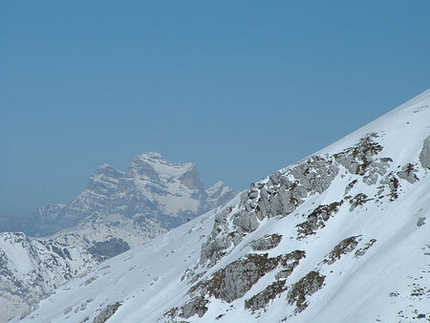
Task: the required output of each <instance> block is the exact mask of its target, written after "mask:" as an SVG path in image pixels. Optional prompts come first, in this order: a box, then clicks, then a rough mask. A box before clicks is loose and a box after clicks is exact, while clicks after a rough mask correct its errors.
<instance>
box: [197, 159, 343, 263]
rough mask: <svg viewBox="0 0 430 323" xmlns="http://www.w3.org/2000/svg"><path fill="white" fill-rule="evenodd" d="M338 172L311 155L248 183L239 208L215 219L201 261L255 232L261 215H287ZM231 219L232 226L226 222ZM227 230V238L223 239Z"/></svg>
mask: <svg viewBox="0 0 430 323" xmlns="http://www.w3.org/2000/svg"><path fill="white" fill-rule="evenodd" d="M338 172H339V167H337V166H336V165H335V163H334V161H333V160H332V159H331V158H329V157H321V156H312V157H310V158H308V159H306V160H305V161H303V162H301V163H299V164H297V165H296V166H294V167H292V168H290V169H285V170H283V171H282V172H276V173H274V174H272V175H270V176H269V178H268V179H267V180H265V181H262V182H260V183H257V184H252V185H251V186H250V188H249V189H248V190H247V191H245V192H244V193H242V195H241V201H240V205H239V206H240V208H239V210H238V211H237V212H235V213H234V214H231V210H230V212H223V213H221V214H219V215H217V217H216V219H215V225H214V230H213V231H212V233H211V235H210V236H209V238H208V241H207V242H206V243H205V244H203V246H202V256H201V262H202V263H204V262H206V261H207V260H208V261H209V264H210V265H213V264H214V263H215V262H216V261H217V260H218V259H219V258H220V257H222V256H223V255H224V254H225V252H226V249H228V248H230V247H232V246H234V245H237V244H238V243H239V242H240V241H241V240H242V239H243V236H244V235H246V234H248V233H249V232H253V231H255V230H256V229H257V228H258V227H259V223H260V222H261V221H262V220H263V219H264V218H271V217H283V216H286V215H288V214H291V213H292V212H293V211H294V210H295V209H296V208H297V207H298V206H299V205H300V204H302V203H303V202H304V201H305V199H306V198H307V197H308V196H309V195H312V194H320V193H322V192H323V191H325V190H326V189H327V188H328V187H329V186H330V184H331V182H332V180H333V179H334V178H335V176H336V175H337V174H338ZM227 218H231V219H232V223H233V225H234V229H233V230H231V228H230V227H229V226H228V225H227V223H228V221H227ZM226 232H229V239H226V237H227V235H226V234H225V233H226Z"/></svg>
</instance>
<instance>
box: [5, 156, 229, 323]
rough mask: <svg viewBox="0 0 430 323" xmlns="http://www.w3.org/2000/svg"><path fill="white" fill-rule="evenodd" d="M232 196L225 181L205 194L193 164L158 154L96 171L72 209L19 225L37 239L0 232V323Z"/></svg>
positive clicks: (46, 211)
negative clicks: (122, 168)
mask: <svg viewBox="0 0 430 323" xmlns="http://www.w3.org/2000/svg"><path fill="white" fill-rule="evenodd" d="M234 195H235V193H234V192H233V191H232V190H231V189H230V188H228V187H227V186H226V185H224V184H223V183H222V182H218V183H216V184H215V185H214V186H212V187H210V188H209V189H207V190H205V188H204V185H203V183H202V181H201V179H200V176H199V173H198V171H197V169H196V166H195V165H194V164H192V163H184V164H176V163H171V162H169V161H167V160H165V159H164V158H163V157H162V156H161V155H160V154H158V153H146V154H142V155H140V156H138V157H136V158H134V159H133V160H132V162H131V164H130V167H129V169H128V170H127V171H126V172H122V171H119V170H117V169H115V168H113V167H112V166H110V165H108V164H103V165H101V166H100V167H99V168H98V169H97V170H96V172H95V173H94V174H93V175H92V176H91V177H90V179H89V181H88V185H87V188H86V189H85V190H84V191H83V192H82V193H81V194H79V196H78V197H77V198H76V199H74V200H73V201H72V202H71V203H69V204H67V205H62V204H58V205H48V206H44V207H41V208H40V209H39V211H38V212H37V214H36V215H35V216H34V217H33V219H32V221H30V222H28V223H26V222H22V223H21V224H25V225H27V227H28V228H31V230H30V233H32V234H34V235H36V234H37V235H39V237H28V236H27V235H25V234H24V233H21V232H0V309H1V310H0V322H6V320H7V319H10V318H12V317H14V316H17V315H25V314H26V313H29V312H30V311H31V310H33V309H34V308H35V307H36V306H37V304H38V303H39V301H40V300H41V299H43V298H45V297H47V296H48V295H50V294H51V293H52V292H53V291H54V290H55V288H57V287H59V286H61V285H62V284H64V283H65V282H66V281H68V280H70V279H71V278H73V277H76V276H79V275H82V274H84V273H86V272H88V271H89V270H90V269H91V268H93V267H95V266H96V265H97V264H99V263H101V262H103V261H105V260H106V259H108V258H111V257H114V256H116V255H118V254H120V253H122V252H124V251H127V250H129V249H130V248H133V247H136V246H138V245H141V244H143V243H145V242H148V241H150V240H151V239H153V238H155V237H157V236H159V235H161V234H163V233H165V232H167V231H168V230H170V229H172V228H173V227H176V226H178V225H180V224H183V223H185V222H187V221H190V220H192V219H193V218H195V217H196V216H198V215H201V214H203V213H204V212H206V211H208V210H209V209H211V208H213V207H217V206H219V205H222V204H224V203H226V202H227V201H228V200H229V199H231V198H232V197H234ZM5 221H6V219H5ZM15 222H16V221H15ZM32 223H33V224H34V225H33V226H31V224H32ZM13 224H14V223H9V225H10V227H11V229H13ZM16 229H17V228H15V230H14V231H16ZM60 229H61V230H60ZM58 230H60V231H58ZM47 233H51V235H49V236H45V235H46V234H47ZM40 236H43V237H40Z"/></svg>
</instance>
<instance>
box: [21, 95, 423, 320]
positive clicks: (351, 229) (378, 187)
mask: <svg viewBox="0 0 430 323" xmlns="http://www.w3.org/2000/svg"><path fill="white" fill-rule="evenodd" d="M429 97H430V91H426V92H425V93H424V94H422V95H420V96H418V97H417V98H415V99H414V100H412V101H410V102H409V103H408V104H405V105H402V106H401V107H399V108H397V109H395V110H393V111H392V112H390V113H388V114H386V115H385V116H383V117H381V118H379V119H378V120H376V121H375V122H373V123H371V124H369V125H367V126H365V127H363V128H361V129H360V130H358V131H356V132H354V133H353V134H351V135H350V136H347V137H346V138H344V139H341V140H340V141H338V142H337V143H334V144H333V145H331V146H329V147H328V148H326V149H323V150H321V151H320V152H318V153H317V154H315V155H313V156H309V157H307V158H305V159H303V160H302V161H300V162H298V163H296V164H294V165H291V166H288V167H285V168H283V169H281V170H279V171H278V172H275V173H274V174H271V175H270V176H268V177H267V178H265V179H263V180H261V181H258V182H256V183H254V184H252V185H251V186H250V187H249V189H247V190H246V191H244V192H242V193H241V194H239V195H238V196H237V197H236V198H235V199H233V200H232V201H230V202H229V203H228V204H226V205H225V206H223V207H218V208H216V209H214V210H213V211H211V212H209V213H207V214H205V215H203V216H201V217H198V218H196V219H194V220H192V221H190V222H188V223H185V224H184V225H182V226H181V227H179V228H177V229H174V230H172V231H170V232H168V233H167V234H166V235H164V236H162V237H159V238H157V239H155V240H153V241H151V243H149V244H146V245H144V246H141V247H137V248H135V249H132V250H130V251H128V252H126V253H124V254H121V255H119V256H117V257H115V258H112V259H109V260H108V261H106V262H105V263H103V265H102V266H99V267H98V268H97V269H95V270H94V271H91V272H90V273H88V275H87V276H85V277H82V278H80V279H76V280H73V281H70V282H69V283H68V284H67V285H65V286H63V287H62V288H60V289H58V290H57V292H56V294H55V295H52V296H51V297H49V298H47V299H46V300H44V301H43V302H42V303H41V304H40V308H39V309H38V310H36V311H35V312H33V313H32V314H30V315H29V316H27V317H26V318H25V319H23V320H22V322H105V321H106V320H109V321H108V322H110V323H115V322H130V323H134V322H136V323H137V322H142V321H145V322H172V323H173V322H189V323H193V322H285V321H286V322H293V323H305V322H319V323H326V322H327V323H328V322H330V323H344V322H348V323H363V322H386V323H388V322H390V323H391V322H401V323H411V322H424V321H430V241H429V237H430V219H429V217H430V213H429V209H430V196H429V194H428V192H429V188H430V176H429V172H430V128H429V125H430V109H428V103H429ZM18 321H19V320H18V319H17V320H15V321H14V322H18Z"/></svg>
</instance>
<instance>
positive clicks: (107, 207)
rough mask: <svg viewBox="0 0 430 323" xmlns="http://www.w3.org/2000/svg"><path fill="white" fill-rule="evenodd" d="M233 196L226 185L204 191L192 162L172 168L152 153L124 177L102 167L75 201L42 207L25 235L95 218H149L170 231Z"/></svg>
mask: <svg viewBox="0 0 430 323" xmlns="http://www.w3.org/2000/svg"><path fill="white" fill-rule="evenodd" d="M234 194H235V193H234V192H233V190H231V189H230V188H229V187H227V186H226V185H224V184H223V183H222V182H218V183H216V184H215V185H214V186H212V187H210V188H208V189H207V190H205V188H204V185H203V182H202V180H201V179H200V175H199V173H198V171H197V168H196V165H195V164H193V163H182V164H180V163H172V162H170V161H168V160H166V159H164V158H163V157H162V156H161V155H160V154H159V153H156V152H149V153H145V154H142V155H140V156H137V157H135V158H133V160H132V161H131V163H130V166H129V168H128V169H127V171H126V172H123V171H120V170H117V169H115V168H114V167H112V166H110V165H109V164H103V165H101V166H100V167H99V168H98V169H97V170H96V171H95V173H94V174H93V175H92V176H91V177H90V178H89V180H88V184H87V188H86V189H85V190H84V191H83V192H82V193H80V194H79V195H78V196H77V197H76V198H75V199H74V200H73V201H72V202H70V203H69V204H67V205H64V204H62V205H61V204H60V205H48V206H44V207H41V208H39V210H38V211H37V212H35V213H34V214H33V226H32V227H31V228H28V231H29V232H27V231H25V232H27V233H29V234H30V235H42V236H43V235H47V234H52V233H54V232H56V231H58V230H61V229H64V228H67V227H71V226H74V225H76V224H77V223H79V222H80V221H82V220H83V219H86V218H87V217H88V216H90V215H94V214H97V213H98V214H111V215H112V214H118V215H121V216H124V217H127V218H131V219H135V220H137V221H143V220H145V221H146V220H148V218H151V219H152V220H153V221H156V222H158V223H160V224H161V226H162V227H165V228H167V229H171V228H173V227H176V226H178V225H180V224H182V223H184V222H186V221H188V220H190V219H192V218H194V217H196V216H197V215H200V214H203V213H205V212H206V211H209V210H210V209H211V208H213V207H216V206H218V205H220V204H222V203H225V202H227V201H228V200H229V199H231V198H232V197H233V196H234ZM34 224H37V225H36V226H34Z"/></svg>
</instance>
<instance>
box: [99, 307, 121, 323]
mask: <svg viewBox="0 0 430 323" xmlns="http://www.w3.org/2000/svg"><path fill="white" fill-rule="evenodd" d="M121 305H122V303H121V302H116V303H114V304H109V305H107V306H106V307H105V308H103V309H102V310H101V312H100V314H99V315H97V316H96V317H95V318H94V320H93V323H105V322H107V320H109V319H110V318H111V317H112V316H113V315H114V314H115V312H116V311H117V310H118V308H119V307H120V306H121Z"/></svg>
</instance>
